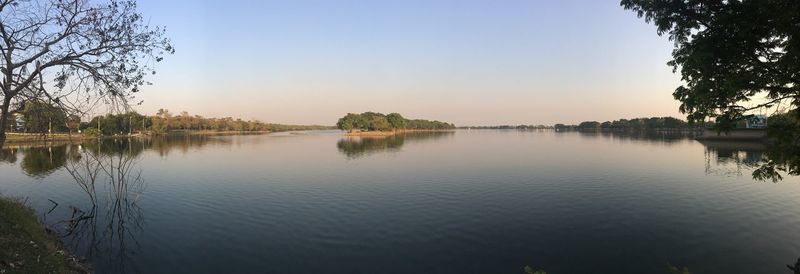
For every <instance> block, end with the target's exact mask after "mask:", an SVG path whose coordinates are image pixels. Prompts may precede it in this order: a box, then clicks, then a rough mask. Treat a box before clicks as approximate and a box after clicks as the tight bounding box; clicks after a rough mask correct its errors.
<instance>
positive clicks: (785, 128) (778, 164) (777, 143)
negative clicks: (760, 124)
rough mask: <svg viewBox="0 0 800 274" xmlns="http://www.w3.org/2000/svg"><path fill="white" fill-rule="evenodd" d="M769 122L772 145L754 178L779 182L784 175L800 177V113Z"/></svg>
mask: <svg viewBox="0 0 800 274" xmlns="http://www.w3.org/2000/svg"><path fill="white" fill-rule="evenodd" d="M768 121H769V124H768V125H767V134H768V136H769V137H770V140H771V142H772V144H771V145H770V146H769V149H768V150H767V152H766V157H765V159H764V160H763V163H762V164H761V166H760V167H759V168H757V169H756V170H754V171H753V178H755V179H758V180H772V181H773V182H777V181H780V180H781V179H783V176H782V175H781V174H782V173H786V174H789V175H795V176H797V175H800V111H798V110H796V109H795V110H793V111H790V112H788V113H784V114H778V115H773V116H771V117H769V119H768Z"/></svg>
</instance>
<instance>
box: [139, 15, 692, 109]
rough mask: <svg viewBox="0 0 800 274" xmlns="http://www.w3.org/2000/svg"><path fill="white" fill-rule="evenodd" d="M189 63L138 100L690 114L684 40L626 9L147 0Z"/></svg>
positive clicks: (158, 79)
mask: <svg viewBox="0 0 800 274" xmlns="http://www.w3.org/2000/svg"><path fill="white" fill-rule="evenodd" d="M139 8H140V10H141V11H142V12H143V14H144V15H145V17H146V18H148V20H149V22H150V24H153V25H162V26H166V27H167V31H168V35H169V36H170V37H171V38H172V40H173V44H174V46H175V47H176V48H177V52H176V53H175V54H174V55H172V56H167V58H166V59H165V60H164V62H162V63H160V64H159V65H158V66H157V71H158V74H157V75H156V76H154V77H152V78H151V79H150V80H152V82H154V85H153V86H149V87H146V88H145V89H144V92H143V93H142V94H140V95H139V96H138V99H141V100H144V103H143V105H142V106H140V107H138V110H139V111H140V112H144V113H147V114H153V113H154V112H155V111H156V110H157V109H159V108H167V109H169V110H171V111H172V112H175V113H177V112H179V111H182V110H186V111H189V112H190V113H193V114H201V115H204V116H208V117H221V116H233V117H241V118H244V119H259V120H262V121H269V122H280V123H298V124H327V125H332V124H334V123H335V122H336V120H337V119H338V118H339V117H341V116H342V115H344V114H345V113H347V112H363V111H377V112H384V113H389V112H399V113H402V114H404V115H405V116H407V117H411V118H426V119H438V120H444V121H449V122H453V123H456V124H457V125H490V124H553V123H576V122H580V121H583V120H598V121H603V120H613V119H617V118H634V117H643V116H677V117H681V118H683V116H682V115H681V114H680V113H678V111H677V108H678V103H677V102H676V101H675V100H673V98H672V95H671V94H672V91H673V90H674V89H675V87H677V86H678V85H679V84H680V77H679V76H678V75H676V74H673V73H672V68H671V67H668V66H667V65H666V62H667V61H668V60H669V57H670V52H671V50H672V43H671V42H670V41H668V40H667V38H666V37H659V36H657V35H656V31H655V27H654V26H652V25H649V24H646V23H645V22H644V21H643V20H641V19H639V18H637V17H636V15H635V14H634V13H633V12H630V11H626V10H623V9H622V8H621V7H620V6H619V1H617V0H541V1H539V0H527V1H514V0H506V1H490V0H483V1H469V0H452V1H450V0H436V1H431V0H398V1H350V0H335V1H331V0H320V1H305V0H287V1H266V0H263V1H262V0H252V1H247V0H233V1H197V0H170V1H163V0H140V1H139Z"/></svg>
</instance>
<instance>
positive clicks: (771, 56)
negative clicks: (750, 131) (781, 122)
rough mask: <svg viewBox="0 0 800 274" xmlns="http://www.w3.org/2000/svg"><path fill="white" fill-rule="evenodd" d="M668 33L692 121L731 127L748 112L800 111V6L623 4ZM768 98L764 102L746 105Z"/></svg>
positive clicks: (701, 0) (646, 0) (715, 0)
mask: <svg viewBox="0 0 800 274" xmlns="http://www.w3.org/2000/svg"><path fill="white" fill-rule="evenodd" d="M620 4H621V5H622V6H623V7H624V8H625V9H628V10H633V11H635V12H636V13H637V14H638V16H639V17H644V18H645V21H647V22H653V23H654V24H655V25H656V27H657V32H658V34H659V35H663V34H668V35H669V39H670V40H672V41H674V43H675V49H674V50H673V52H672V60H671V61H669V63H668V65H670V66H672V67H673V68H674V70H676V71H677V70H678V69H680V71H681V76H682V80H683V81H684V82H685V84H684V85H681V86H680V87H678V88H677V89H676V90H675V92H674V93H673V96H674V97H675V99H677V100H679V101H680V102H681V106H680V111H681V112H683V113H686V114H688V119H689V121H690V122H699V121H704V120H705V119H706V118H709V117H710V118H715V121H716V123H717V125H718V126H719V127H720V128H721V129H728V128H731V127H732V126H733V125H734V124H735V122H736V121H737V120H739V119H741V118H742V117H743V116H744V115H745V113H746V112H748V111H751V110H755V109H760V108H768V107H772V106H776V105H779V104H782V103H784V102H788V104H789V107H790V108H793V109H796V108H797V107H798V106H800V40H798V39H800V35H798V34H800V27H799V26H800V16H797V14H798V12H799V11H800V1H769V0H765V1H725V0H709V1H706V0H622V1H621V2H620ZM760 95H765V97H766V100H764V101H759V102H755V103H752V104H748V102H750V101H752V100H754V99H756V98H758V97H759V96H760Z"/></svg>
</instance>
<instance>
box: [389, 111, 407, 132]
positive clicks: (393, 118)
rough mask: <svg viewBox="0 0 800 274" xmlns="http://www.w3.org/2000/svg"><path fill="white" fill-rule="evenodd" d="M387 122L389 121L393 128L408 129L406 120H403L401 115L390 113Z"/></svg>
mask: <svg viewBox="0 0 800 274" xmlns="http://www.w3.org/2000/svg"><path fill="white" fill-rule="evenodd" d="M386 120H388V121H389V126H390V127H391V128H396V129H403V128H406V118H403V115H400V113H389V115H386Z"/></svg>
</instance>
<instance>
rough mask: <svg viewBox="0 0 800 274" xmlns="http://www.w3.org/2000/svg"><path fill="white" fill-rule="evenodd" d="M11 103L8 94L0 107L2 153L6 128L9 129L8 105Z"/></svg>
mask: <svg viewBox="0 0 800 274" xmlns="http://www.w3.org/2000/svg"><path fill="white" fill-rule="evenodd" d="M9 104H11V98H9V97H8V96H6V97H5V98H3V106H2V107H0V153H2V149H3V145H5V143H6V130H7V129H8V119H9V117H8V107H9Z"/></svg>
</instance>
